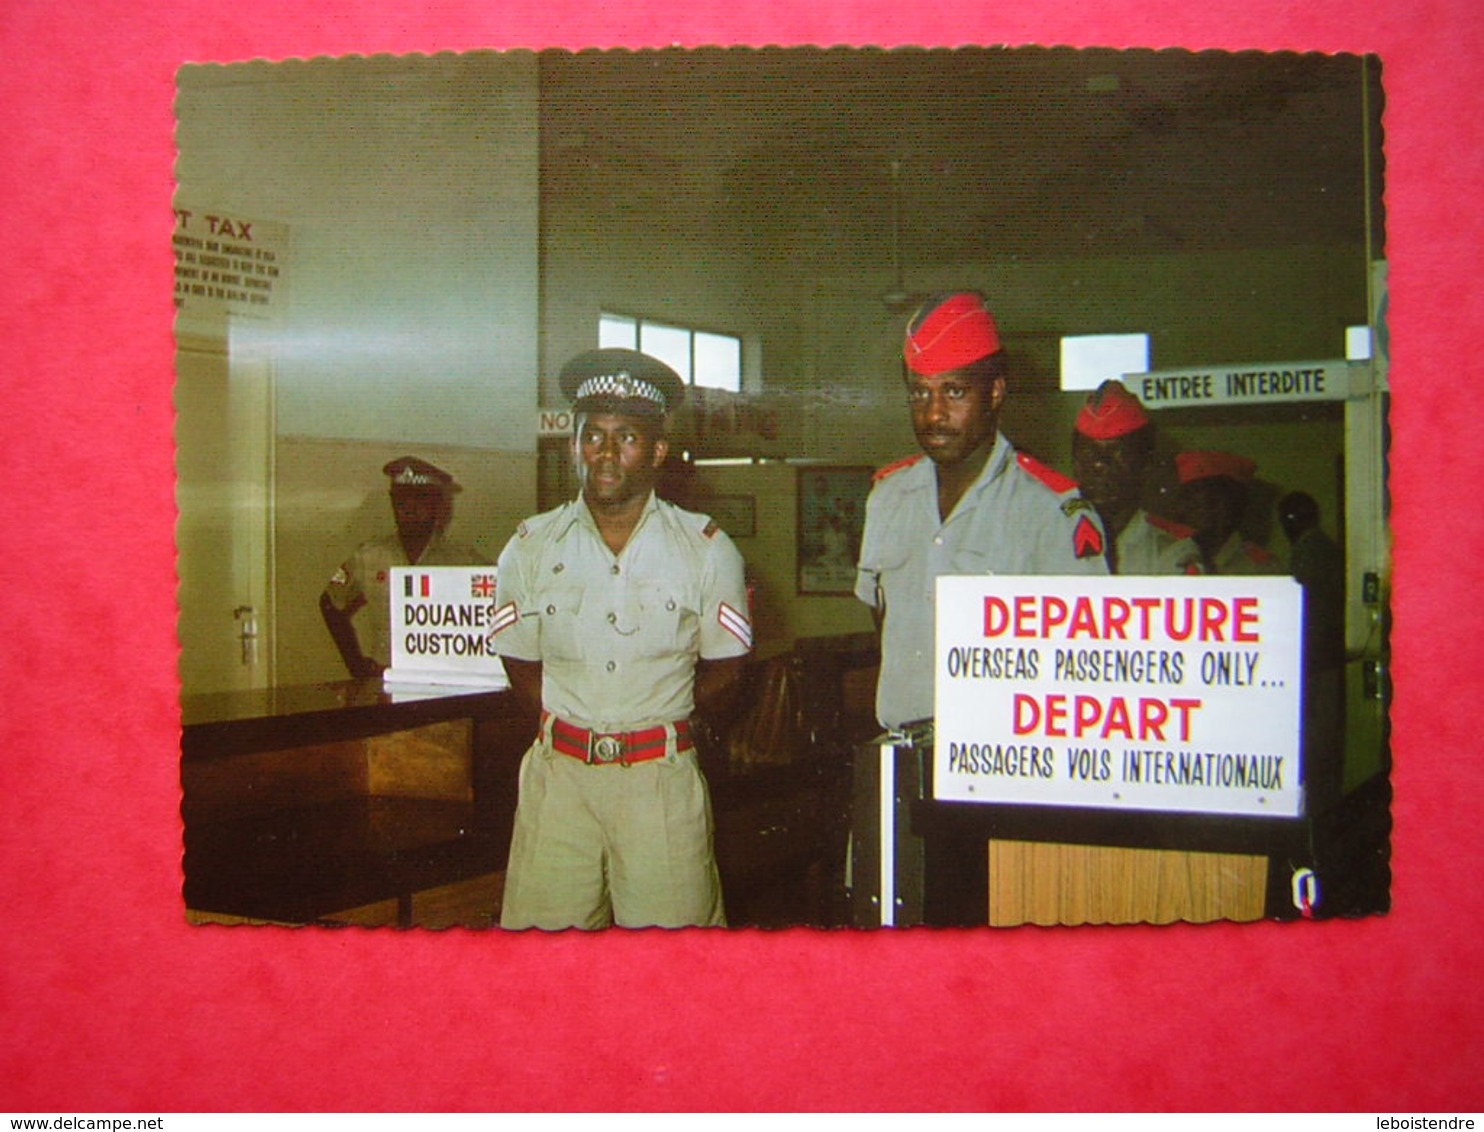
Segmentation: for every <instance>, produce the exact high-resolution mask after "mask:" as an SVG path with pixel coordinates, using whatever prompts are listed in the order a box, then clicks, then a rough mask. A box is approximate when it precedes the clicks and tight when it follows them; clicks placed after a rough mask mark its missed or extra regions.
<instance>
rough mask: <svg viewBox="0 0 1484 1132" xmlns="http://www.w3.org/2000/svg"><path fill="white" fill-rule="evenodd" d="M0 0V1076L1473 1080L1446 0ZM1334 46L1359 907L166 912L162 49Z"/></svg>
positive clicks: (170, 639)
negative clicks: (1361, 782)
mask: <svg viewBox="0 0 1484 1132" xmlns="http://www.w3.org/2000/svg"><path fill="white" fill-rule="evenodd" d="M144 8H145V6H143V5H139V4H136V3H124V2H121V0H120V2H107V0H80V2H78V3H74V4H53V3H44V2H42V0H9V3H7V4H5V5H4V7H3V9H0V45H3V47H4V59H5V64H4V66H3V67H0V104H3V107H4V111H3V119H0V122H3V125H4V130H3V138H4V142H3V144H4V159H3V161H0V215H3V221H0V223H3V229H4V266H5V270H4V276H3V279H4V282H3V288H4V292H5V301H4V303H3V304H0V318H3V320H4V333H3V334H0V351H3V359H4V360H3V364H0V373H3V375H4V385H3V395H4V397H5V399H6V409H7V410H8V411H7V412H5V413H4V414H3V416H0V435H3V445H0V476H3V478H4V480H5V481H6V486H5V489H4V490H3V491H0V509H3V514H4V526H3V528H0V529H3V531H4V534H3V538H4V541H5V552H4V554H3V556H0V594H3V595H4V596H3V598H0V674H3V686H4V707H3V709H0V711H3V717H4V718H3V723H0V727H3V735H4V744H3V747H0V767H3V769H0V785H3V791H0V796H3V797H4V799H5V817H4V819H3V821H0V846H3V858H0V861H3V875H4V880H3V882H0V883H3V890H0V891H3V905H0V906H3V908H4V910H5V913H6V924H5V929H4V932H3V936H0V1108H8V1109H12V1110H21V1111H46V1112H56V1111H67V1110H72V1111H89V1110H93V1111H97V1110H138V1111H145V1112H147V1111H150V1110H156V1111H198V1110H207V1111H215V1110H259V1109H280V1108H286V1109H304V1110H355V1109H383V1108H386V1109H392V1108H395V1109H402V1110H422V1109H464V1108H477V1109H507V1108H516V1109H583V1108H612V1109H670V1108H702V1109H723V1110H727V1109H753V1108H773V1109H778V1108H784V1109H814V1108H821V1109H825V1108H827V1109H881V1108H893V1109H904V1108H905V1109H915V1108H926V1109H962V1108H973V1109H1022V1108H1024V1109H1035V1110H1044V1109H1109V1108H1113V1109H1121V1108H1130V1109H1144V1108H1150V1109H1155V1108H1158V1109H1220V1110H1232V1109H1280V1110H1292V1109H1308V1108H1314V1109H1331V1110H1335V1109H1339V1110H1379V1111H1398V1110H1409V1109H1410V1110H1414V1111H1415V1110H1469V1109H1471V1110H1479V1109H1481V1108H1484V1071H1481V1070H1484V1065H1481V1062H1484V1054H1481V1050H1484V1040H1481V1039H1484V1013H1481V1010H1480V1005H1481V985H1484V978H1481V971H1484V962H1481V959H1484V955H1481V950H1484V947H1481V935H1480V931H1479V928H1480V922H1479V921H1480V915H1479V912H1480V891H1481V887H1484V885H1481V883H1480V873H1481V868H1480V866H1481V862H1480V844H1481V839H1480V837H1479V836H1478V832H1477V827H1476V823H1477V821H1478V818H1477V815H1478V813H1479V808H1480V807H1479V803H1480V794H1481V779H1484V775H1481V772H1480V769H1479V767H1478V765H1477V764H1478V762H1479V761H1480V760H1481V759H1484V752H1481V750H1480V747H1481V744H1480V742H1479V739H1480V736H1481V734H1484V718H1481V716H1484V712H1481V707H1480V700H1481V699H1484V697H1481V696H1479V694H1478V692H1477V690H1476V689H1475V688H1474V686H1473V685H1474V674H1475V670H1476V669H1475V666H1476V663H1477V657H1478V655H1479V647H1478V643H1477V641H1476V640H1475V639H1474V637H1473V634H1472V630H1473V629H1474V628H1475V626H1476V625H1477V623H1478V617H1477V616H1476V615H1475V614H1474V612H1473V611H1474V610H1475V609H1476V607H1477V604H1478V601H1479V599H1480V594H1479V585H1478V583H1479V579H1480V576H1481V571H1480V569H1479V563H1480V562H1481V561H1484V543H1481V534H1480V526H1481V524H1480V519H1479V513H1480V510H1481V508H1480V505H1479V500H1478V495H1477V491H1476V489H1475V487H1474V484H1475V482H1476V480H1477V475H1478V472H1479V471H1480V459H1479V456H1478V451H1479V446H1478V444H1477V443H1476V442H1475V441H1474V434H1475V433H1476V432H1477V430H1478V423H1477V422H1478V421H1479V419H1480V416H1481V414H1480V411H1479V409H1478V407H1477V406H1478V395H1477V394H1476V393H1475V392H1474V390H1473V388H1472V386H1473V385H1474V384H1475V382H1474V377H1473V375H1472V373H1471V372H1470V370H1471V366H1470V365H1469V364H1468V362H1467V359H1468V358H1469V357H1471V356H1472V352H1473V350H1474V349H1476V348H1477V347H1476V343H1477V341H1478V339H1479V334H1480V330H1481V309H1480V303H1479V286H1478V278H1477V274H1476V270H1477V261H1478V259H1479V256H1478V248H1479V247H1480V238H1479V237H1480V227H1481V223H1484V221H1481V215H1484V210H1481V209H1480V207H1479V203H1478V192H1477V188H1478V185H1479V180H1480V173H1481V164H1484V144H1481V138H1480V131H1481V123H1484V114H1481V113H1480V109H1481V107H1480V99H1479V97H1478V93H1477V88H1476V87H1475V86H1474V85H1473V83H1474V82H1475V81H1477V60H1478V59H1479V57H1480V47H1481V46H1484V44H1481V38H1484V37H1481V35H1480V31H1481V27H1484V22H1481V18H1480V16H1479V15H1478V9H1477V8H1476V6H1475V0H1375V2H1372V3H1365V4H1362V3H1358V2H1350V0H1307V2H1305V3H1302V4H1298V3H1293V2H1291V0H1205V2H1203V3H1181V4H1169V3H1136V2H1133V0H1101V2H1100V3H1097V4H1087V3H1084V2H1083V0H1051V2H1047V3H1042V4H1038V5H1030V4H1027V3H1024V2H1007V3H1000V4H988V3H979V2H972V3H971V2H966V0H936V2H934V3H933V4H930V5H928V4H924V5H922V6H921V9H920V10H919V9H917V8H915V7H913V6H911V5H907V4H903V3H886V2H873V3H856V4H847V3H844V2H841V0H822V2H816V3H812V4H807V5H800V4H797V3H794V2H793V0H776V2H763V0H692V2H690V3H686V4H681V3H678V2H676V0H656V2H655V3H654V4H653V5H652V6H650V7H647V8H639V7H635V8H634V9H633V10H630V7H629V6H628V5H621V4H616V3H615V4H608V3H590V4H582V3H578V2H576V0H514V2H510V3H502V4H498V5H496V4H490V3H483V2H479V3H476V2H459V0H447V2H442V3H435V4H428V5H425V6H424V9H425V10H422V11H418V12H410V11H408V12H404V11H402V10H400V6H399V5H394V4H391V3H383V2H378V0H372V2H357V3H347V2H344V0H338V2H330V3H325V2H321V3H316V4H304V3H292V4H291V3H278V2H274V3H266V2H265V3H257V2H237V3H187V2H185V0H159V2H156V3H153V4H151V5H149V6H148V14H147V15H146V14H143V12H144ZM668 43H680V44H683V45H689V46H694V45H700V44H705V43H751V44H763V43H783V44H799V43H816V44H832V43H849V44H858V45H862V44H884V45H892V44H904V43H920V44H937V45H954V44H960V43H1011V44H1029V43H1039V44H1059V43H1068V44H1075V45H1082V46H1091V45H1106V46H1115V47H1124V46H1142V47H1165V46H1184V47H1195V48H1205V47H1225V48H1262V49H1305V50H1310V49H1312V50H1321V51H1335V50H1343V51H1354V52H1361V51H1373V52H1377V53H1379V54H1380V55H1381V57H1382V60H1383V64H1384V80H1385V84H1386V88H1387V93H1388V101H1387V107H1386V114H1387V133H1386V145H1387V169H1386V178H1387V189H1388V193H1389V205H1388V236H1389V248H1388V251H1389V259H1390V264H1391V314H1392V324H1391V325H1392V337H1393V366H1392V383H1393V389H1394V391H1395V393H1396V397H1395V408H1394V415H1393V426H1394V449H1393V455H1394V458H1395V464H1394V478H1393V491H1394V500H1395V512H1394V529H1395V535H1396V544H1395V561H1396V571H1397V584H1396V587H1395V603H1394V609H1395V626H1396V631H1395V674H1396V682H1397V695H1396V700H1395V705H1394V709H1393V713H1392V718H1393V724H1394V728H1395V756H1396V772H1395V776H1394V779H1395V785H1396V789H1397V802H1396V805H1395V811H1394V812H1395V818H1396V836H1395V842H1394V862H1393V863H1394V885H1393V896H1394V904H1395V907H1394V911H1393V912H1392V913H1391V914H1390V915H1389V916H1386V917H1384V918H1376V919H1372V920H1370V921H1367V922H1358V923H1351V922H1331V923H1322V924H1291V925H1277V924H1261V925H1252V926H1241V927H1238V926H1234V925H1214V926H1206V927H1193V926H1177V927H1170V928H1148V929H1144V928H1124V929H1087V928H1082V929H1057V930H1044V929H1033V928H1024V929H1017V930H1013V931H1005V932H994V933H991V932H987V931H977V932H966V933H932V932H905V933H900V934H890V933H875V934H857V933H835V934H825V933H812V932H786V933H777V934H758V933H751V932H735V933H722V934H707V933H672V934H655V933H638V934H625V933H619V932H610V933H606V934H602V935H599V936H596V937H580V936H575V935H566V936H562V937H556V938H552V937H543V936H539V935H525V936H514V937H512V936H506V935H501V934H499V933H468V932H450V933H446V934H443V935H434V934H431V933H416V932H415V933H405V934H403V933H397V932H394V931H374V932H368V931H362V930H347V931H338V932H327V931H313V930H308V931H293V930H273V929H270V930H234V929H191V928H188V927H187V925H186V924H185V923H184V921H183V918H182V913H181V905H180V896H179V880H178V869H179V841H178V815H177V812H176V804H177V765H176V755H175V752H176V744H177V737H178V713H177V709H176V683H175V667H174V666H175V641H174V633H173V626H174V614H175V608H174V591H173V573H172V569H173V557H172V556H173V548H172V522H173V516H174V512H173V499H172V483H173V479H172V447H171V427H172V409H171V399H170V393H171V380H172V377H171V337H170V316H171V300H170V294H171V255H170V243H169V238H168V237H169V233H170V193H171V158H172V141H171V136H172V110H171V100H172V94H173V75H174V71H175V69H176V67H177V66H178V65H179V64H181V63H183V62H187V61H205V60H218V61H233V60H242V59H248V58H253V57H260V56H261V57H267V58H273V59H281V58H287V57H292V56H296V55H316V54H332V55H333V54H346V53H374V52H409V51H423V52H432V51H437V50H445V49H452V50H460V49H468V48H480V47H495V48H499V47H531V48H541V47H547V46H572V47H575V46H612V45H630V46H653V45H660V44H668Z"/></svg>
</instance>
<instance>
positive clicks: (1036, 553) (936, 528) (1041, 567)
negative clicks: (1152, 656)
mask: <svg viewBox="0 0 1484 1132" xmlns="http://www.w3.org/2000/svg"><path fill="white" fill-rule="evenodd" d="M1104 538H1105V536H1104V534H1103V527H1102V523H1101V521H1100V520H1099V519H1098V516H1097V512H1096V511H1095V510H1093V508H1092V505H1091V504H1090V503H1088V502H1087V501H1086V500H1084V499H1083V498H1082V497H1081V495H1080V494H1079V493H1078V492H1077V490H1076V486H1075V484H1073V483H1072V481H1071V480H1068V479H1066V478H1065V477H1062V476H1059V475H1057V474H1056V473H1055V472H1051V471H1050V470H1049V469H1046V468H1044V467H1042V466H1041V465H1039V464H1037V463H1036V462H1035V461H1033V460H1031V459H1029V458H1028V457H1022V456H1017V454H1016V452H1015V450H1014V448H1012V447H1011V446H1010V442H1009V441H1008V440H1006V439H1005V437H1004V436H1003V435H997V436H996V438H995V444H994V448H993V450H992V451H991V452H990V455H989V459H988V461H987V462H986V463H985V465H984V470H983V471H982V472H981V473H980V474H979V478H978V479H977V480H975V481H974V483H973V484H972V485H970V487H969V489H968V491H966V492H965V493H964V496H963V498H962V499H960V500H959V501H958V504H957V505H956V506H955V507H954V509H953V513H952V514H951V515H949V516H948V518H947V519H946V520H942V519H939V517H938V476H937V469H936V466H935V465H934V464H933V463H932V461H930V460H928V459H926V458H923V457H917V458H915V459H912V460H908V461H903V462H902V463H900V464H897V465H893V466H892V467H891V468H888V469H883V472H881V473H878V478H877V481H876V485H875V486H874V487H873V488H872V489H871V494H870V496H869V498H868V499H867V500H866V529H865V533H864V535H863V537H862V540H861V555H860V563H859V566H858V567H857V572H856V586H855V593H856V596H857V597H859V598H860V599H861V601H863V602H865V603H866V604H867V605H870V606H873V607H875V606H877V605H878V604H880V605H883V606H884V607H885V622H884V624H883V626H882V635H881V675H880V678H879V680H878V681H877V685H876V715H877V718H878V719H879V720H880V721H881V723H882V724H883V725H884V726H886V727H900V726H902V725H903V724H906V723H914V722H916V721H918V720H923V719H927V718H929V717H931V716H932V714H933V634H934V602H935V586H936V582H937V579H938V578H939V577H940V576H942V575H954V574H1106V573H1107V572H1108V565H1107V562H1106V560H1105V559H1104V557H1103V552H1104V548H1105V546H1106V543H1105V542H1104Z"/></svg>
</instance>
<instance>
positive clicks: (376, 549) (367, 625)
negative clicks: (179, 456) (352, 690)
mask: <svg viewBox="0 0 1484 1132" xmlns="http://www.w3.org/2000/svg"><path fill="white" fill-rule="evenodd" d="M488 563H489V559H488V558H486V557H485V556H484V555H482V554H480V553H479V552H478V551H477V550H475V549H474V548H473V547H470V546H464V545H462V544H460V543H456V542H450V541H448V540H447V539H445V538H444V537H443V533H442V532H441V531H440V532H438V533H436V534H434V535H433V537H432V538H431V539H430V540H428V545H427V546H426V547H425V548H424V549H423V552H422V556H421V557H420V558H418V560H417V561H416V562H411V561H409V560H408V558H407V552H406V550H404V549H403V548H402V540H401V539H400V538H398V537H397V536H396V535H392V536H391V537H389V538H379V539H372V540H371V541H370V542H365V543H362V544H361V545H360V546H358V547H357V548H356V550H355V553H354V554H352V555H351V556H350V557H349V558H347V559H346V560H345V561H344V562H343V563H342V564H341V566H340V569H338V570H336V571H335V573H334V575H333V576H332V577H331V578H330V580H329V582H328V583H327V584H326V585H325V594H326V595H327V596H328V597H329V599H330V603H331V604H332V605H333V606H334V607H335V608H336V609H338V610H340V612H342V613H347V614H351V615H355V614H357V613H361V617H362V618H363V626H364V627H359V626H358V627H357V632H356V636H357V637H358V638H359V639H360V642H361V651H362V652H364V653H365V654H366V655H367V656H368V657H370V658H371V659H372V660H374V661H376V662H377V663H378V664H380V665H382V666H383V667H385V666H386V665H389V664H391V662H392V633H391V593H390V591H389V590H388V588H387V582H388V579H389V578H390V577H391V570H392V567H393V566H483V565H487V564H488ZM362 610H364V612H363V613H362V612H361V611H362Z"/></svg>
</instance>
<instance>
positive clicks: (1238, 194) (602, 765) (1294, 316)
mask: <svg viewBox="0 0 1484 1132" xmlns="http://www.w3.org/2000/svg"><path fill="white" fill-rule="evenodd" d="M175 96H176V103H175V111H176V143H177V159H176V183H175V191H174V227H173V246H174V251H175V282H174V287H175V335H176V347H177V372H176V406H177V410H178V416H177V428H176V435H177V448H178V451H177V500H178V505H179V519H178V525H177V546H178V551H179V559H178V563H179V565H178V571H179V636H180V642H181V657H180V674H181V682H182V703H181V710H182V723H183V728H182V740H181V752H180V754H181V783H182V802H181V813H182V818H183V850H184V852H183V897H184V908H185V912H186V915H187V917H188V919H190V920H191V922H193V923H230V924H246V923H258V924H294V925H305V924H318V925H348V924H359V925H392V926H399V927H413V926H419V927H435V928H446V927H454V926H462V927H494V926H503V927H506V928H529V927H536V928H544V929H559V928H568V927H577V928H601V927H606V926H609V925H618V926H627V927H643V926H664V927H682V926H700V925H710V926H721V925H726V926H730V927H763V928H783V927H794V926H805V927H816V928H819V927H823V928H877V927H908V926H918V925H922V926H980V927H989V926H1013V925H1020V924H1041V925H1052V924H1056V925H1076V924H1125V923H1161V924H1162V923H1172V922H1176V921H1189V922H1209V921H1256V920H1264V919H1279V920H1300V919H1306V918H1319V919H1323V918H1334V917H1342V916H1361V915H1369V914H1375V913H1381V912H1385V911H1386V910H1387V909H1388V908H1389V906H1390V869H1389V844H1390V774H1389V766H1390V756H1389V748H1388V742H1387V738H1388V736H1387V722H1386V709H1387V700H1388V695H1389V685H1388V654H1387V628H1388V616H1387V603H1388V595H1389V587H1390V571H1389V541H1388V530H1387V493H1386V460H1387V443H1388V431H1387V397H1388V394H1387V384H1386V365H1387V354H1388V342H1387V337H1386V321H1385V320H1386V287H1387V275H1386V255H1387V252H1386V246H1385V239H1384V234H1385V211H1384V191H1383V181H1384V160H1383V134H1382V120H1383V110H1384V100H1383V94H1382V71H1381V61H1380V60H1379V59H1377V58H1375V57H1370V56H1359V55H1321V54H1298V53H1261V52H1255V51H1252V52H1236V53H1229V52H1216V51H1204V52H1191V51H1184V50H1113V49H1072V48H1039V47H1023V48H972V47H966V48H958V49H952V50H949V49H933V50H924V49H894V50H882V49H868V48H830V49H821V48H770V49H753V48H698V49H678V48H677V49H663V50H641V51H596V50H595V51H578V52H571V51H540V52H535V51H508V52H495V51H488V52H470V53H464V54H453V53H444V54H438V55H418V56H405V57H404V56H396V57H394V56H386V55H383V56H364V57H362V56H357V57H347V58H334V59H332V58H315V59H306V60H289V61H282V62H269V61H254V62H245V63H233V64H190V65H187V66H183V67H182V68H181V69H180V70H179V72H178V75H177V86H176V91H175Z"/></svg>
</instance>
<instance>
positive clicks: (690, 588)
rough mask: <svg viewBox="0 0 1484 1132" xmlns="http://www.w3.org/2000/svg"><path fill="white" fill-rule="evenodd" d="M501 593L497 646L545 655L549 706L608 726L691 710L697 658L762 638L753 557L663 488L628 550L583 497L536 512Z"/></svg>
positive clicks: (520, 535) (520, 534)
mask: <svg viewBox="0 0 1484 1132" xmlns="http://www.w3.org/2000/svg"><path fill="white" fill-rule="evenodd" d="M495 592H496V613H495V627H496V635H495V648H496V651H498V652H499V653H500V655H502V656H508V657H511V658H514V659H516V660H531V661H540V662H541V664H542V688H541V701H542V706H543V707H544V708H545V709H546V710H547V711H549V712H551V713H553V714H555V715H558V716H560V717H561V718H563V719H565V720H568V721H569V722H572V723H575V724H577V725H579V726H581V727H587V728H591V729H593V730H597V731H623V730H634V729H637V728H643V727H649V726H653V725H654V724H657V723H672V722H675V721H677V720H681V719H685V718H687V717H688V716H689V715H690V714H691V712H692V711H693V710H694V708H695V699H694V694H693V693H694V684H695V666H696V661H697V660H698V659H706V660H720V659H724V658H727V657H737V656H743V655H745V654H746V653H747V652H748V651H749V649H750V648H751V646H752V625H751V621H750V618H749V612H748V606H747V589H746V584H745V582H744V580H743V564H742V555H741V554H740V553H738V551H737V548H736V546H735V545H734V544H733V543H732V540H731V539H730V538H728V537H727V535H726V533H725V532H724V531H722V530H721V529H720V528H719V527H718V526H717V525H716V524H715V523H714V522H712V521H711V520H710V519H709V518H708V517H707V516H705V515H698V514H695V513H693V512H690V511H684V510H682V509H680V508H679V507H676V506H675V505H674V504H672V503H667V502H665V501H663V500H660V499H657V498H656V497H655V496H654V495H653V494H652V493H651V495H650V497H649V500H648V502H647V503H646V504H645V508H644V513H643V515H642V516H641V517H640V519H639V524H638V526H636V527H635V528H634V532H633V534H632V535H630V536H629V541H628V542H627V543H626V544H625V545H624V548H623V550H622V552H620V553H619V554H617V555H615V554H614V553H613V552H612V551H611V550H610V549H609V548H608V545H607V544H606V543H605V542H604V541H603V536H602V535H601V534H600V533H599V531H598V526H597V523H596V521H595V520H594V519H593V517H592V512H590V511H589V510H588V507H587V504H586V503H585V502H584V501H583V500H582V499H580V498H579V499H576V500H574V501H572V502H571V503H567V504H564V505H563V506H561V507H558V508H556V509H555V510H552V511H548V512H546V513H545V514H542V515H538V516H536V517H535V518H533V519H528V520H526V522H524V523H522V524H521V526H520V529H519V530H518V531H517V532H516V534H515V536H514V537H512V538H511V540H510V541H509V543H507V544H506V546H505V549H504V551H503V552H502V553H501V554H500V564H499V569H498V572H497V577H496V582H495Z"/></svg>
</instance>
